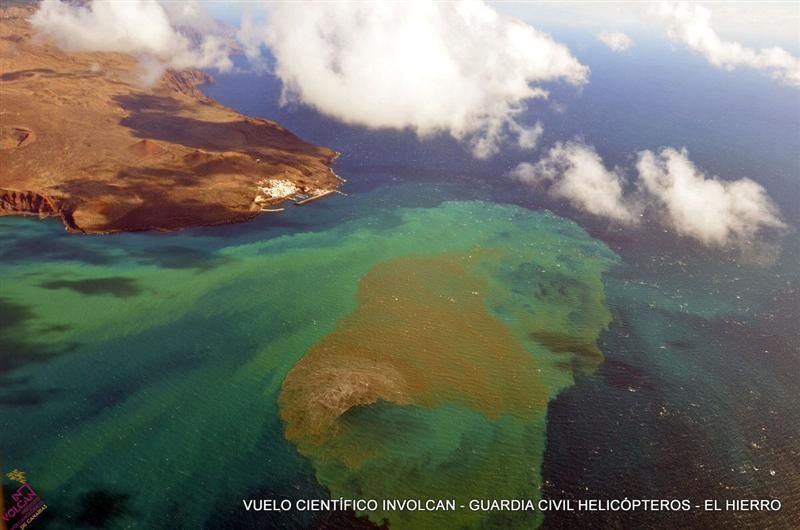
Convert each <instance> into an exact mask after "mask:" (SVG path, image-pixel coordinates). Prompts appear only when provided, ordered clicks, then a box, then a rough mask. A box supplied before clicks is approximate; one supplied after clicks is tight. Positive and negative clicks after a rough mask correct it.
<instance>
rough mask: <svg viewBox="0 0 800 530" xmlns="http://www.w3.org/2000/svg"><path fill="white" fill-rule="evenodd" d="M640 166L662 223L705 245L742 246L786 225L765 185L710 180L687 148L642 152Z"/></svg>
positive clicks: (640, 177) (638, 165)
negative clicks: (763, 232) (762, 232)
mask: <svg viewBox="0 0 800 530" xmlns="http://www.w3.org/2000/svg"><path fill="white" fill-rule="evenodd" d="M636 168H637V170H638V172H639V179H640V186H641V188H642V189H643V190H644V191H645V192H647V193H648V194H649V195H650V196H652V197H653V198H654V199H655V202H656V204H655V207H656V209H657V210H658V211H659V212H660V215H661V216H662V219H663V220H664V221H665V222H666V223H667V224H668V225H670V226H671V227H673V228H674V229H675V231H676V232H677V233H679V234H681V235H684V236H688V237H692V238H694V239H697V240H698V241H700V242H702V243H704V244H705V245H709V246H719V247H724V246H729V245H735V246H741V245H744V244H746V243H747V242H748V241H751V240H752V239H753V238H754V237H755V236H756V235H757V233H758V232H759V231H761V230H762V229H765V228H776V229H783V228H785V227H786V225H785V224H784V223H783V221H782V220H781V217H780V212H779V210H778V207H777V206H776V205H775V203H773V202H772V200H771V199H770V197H769V196H768V195H767V192H766V190H765V189H764V188H763V187H762V186H761V185H760V184H758V183H756V182H754V181H752V180H750V179H748V178H741V179H738V180H734V181H724V180H721V179H719V178H717V177H714V176H712V177H708V176H706V175H705V174H704V173H703V172H702V171H700V170H699V169H698V168H697V167H696V166H695V165H694V163H692V161H691V160H689V155H688V153H687V152H686V150H685V149H683V150H681V151H677V150H675V149H672V148H666V149H663V150H662V151H661V152H660V153H658V154H655V153H653V152H652V151H642V152H641V153H639V159H638V161H637V163H636Z"/></svg>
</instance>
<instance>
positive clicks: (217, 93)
mask: <svg viewBox="0 0 800 530" xmlns="http://www.w3.org/2000/svg"><path fill="white" fill-rule="evenodd" d="M561 38H563V39H566V40H567V41H568V44H569V45H570V48H571V49H573V50H574V52H575V54H576V56H577V57H578V58H579V59H580V60H581V61H582V62H583V63H585V64H587V65H589V66H590V68H591V69H592V77H591V83H590V84H588V85H587V86H586V87H584V88H582V89H579V90H578V89H574V88H570V87H565V86H555V87H552V93H551V97H550V98H549V99H548V100H547V101H537V102H534V103H532V104H531V105H530V109H529V110H528V111H527V114H526V115H525V116H524V117H523V121H524V120H528V121H529V122H531V123H532V122H533V121H535V120H536V119H541V120H542V122H543V124H544V127H545V134H544V136H543V138H542V140H541V142H540V145H541V146H543V147H547V146H548V145H550V144H552V143H553V142H556V141H566V140H570V139H573V138H576V137H577V138H580V139H582V141H585V142H587V143H590V144H592V145H595V146H596V147H597V149H598V152H599V153H601V154H602V156H603V158H604V159H605V160H606V161H607V163H608V164H616V165H619V166H620V167H623V168H627V169H630V167H631V165H632V162H633V158H634V156H635V154H636V152H637V151H639V150H643V149H657V148H660V147H663V146H673V147H677V148H680V147H686V148H687V149H688V150H689V153H690V155H691V157H692V160H694V161H695V162H696V163H697V164H698V166H699V167H702V168H704V169H705V170H707V171H708V172H710V173H712V174H716V175H720V176H723V177H726V178H738V177H742V176H748V177H751V178H753V179H754V180H756V181H758V182H759V183H761V184H762V185H763V186H764V187H765V188H766V189H767V191H768V192H769V194H770V195H771V196H772V197H773V198H774V199H775V200H776V202H777V203H778V205H779V207H780V208H781V210H782V212H783V215H784V218H785V220H786V221H787V222H788V223H789V224H790V225H792V226H793V227H795V229H794V230H793V231H791V232H789V233H788V234H786V235H785V236H784V237H783V238H782V239H781V240H779V241H777V242H774V244H773V245H771V246H770V247H769V248H768V249H767V250H769V254H768V255H767V254H765V253H764V252H765V250H764V249H762V248H761V247H758V248H757V249H756V250H754V251H753V252H751V253H749V254H744V255H743V254H742V253H741V252H738V251H724V252H723V251H719V250H713V249H706V248H703V247H701V246H699V245H698V244H697V243H694V242H692V241H688V240H685V239H682V238H680V237H678V236H677V235H675V234H673V233H669V232H665V231H664V229H663V228H662V227H661V226H660V225H655V224H653V225H649V224H646V225H645V226H642V227H639V228H635V229H620V228H610V227H609V226H608V224H607V223H605V222H601V221H598V220H596V219H593V218H591V217H590V216H587V215H585V214H580V213H578V212H576V211H574V210H572V209H570V208H569V207H568V206H566V205H564V204H561V203H559V202H557V201H554V200H553V199H551V198H548V197H546V196H544V195H543V194H541V193H536V192H535V191H534V190H531V189H529V188H526V187H525V186H524V185H522V184H520V183H518V182H514V181H512V180H511V179H509V178H508V177H507V176H505V175H506V173H507V172H508V171H509V170H510V169H511V168H513V167H515V166H516V165H517V164H518V163H519V162H521V161H535V160H536V159H537V158H538V156H540V155H541V153H542V150H541V148H539V149H538V150H537V151H534V152H530V151H524V150H521V149H517V148H507V149H506V150H504V151H503V152H502V153H500V155H498V156H497V157H495V158H493V159H490V160H488V161H476V160H475V159H473V158H472V157H471V156H470V154H469V152H468V149H467V148H466V147H465V146H464V145H463V144H461V143H459V142H457V141H455V140H453V139H451V138H448V137H444V136H438V137H434V138H429V139H424V140H420V139H418V138H416V137H415V136H414V135H413V133H411V132H407V131H406V132H397V131H372V130H368V129H366V128H362V127H353V126H347V125H344V124H341V123H337V122H335V121H333V120H331V119H328V118H326V117H324V116H321V115H319V114H318V113H317V112H315V111H314V110H313V109H309V108H307V107H304V106H302V105H298V104H296V103H295V104H288V105H283V106H282V105H280V103H279V99H280V98H279V96H280V83H279V81H278V80H277V79H276V78H275V77H273V76H272V75H271V74H269V72H268V69H267V71H258V72H256V71H254V70H253V69H252V68H251V66H250V65H248V64H246V63H244V62H243V61H239V62H238V66H239V69H238V70H237V71H235V72H232V73H229V74H215V77H216V83H215V84H214V85H210V86H207V87H205V88H204V91H205V92H206V93H207V94H208V95H210V96H211V97H213V98H215V99H217V100H218V101H220V102H222V103H223V104H225V105H228V106H230V107H233V108H235V109H236V110H238V111H240V112H243V113H246V114H251V115H255V116H261V117H265V118H269V119H274V120H275V121H278V122H279V123H281V124H282V125H284V126H286V127H287V128H288V129H289V130H291V131H293V132H295V133H296V134H298V135H299V136H301V137H302V138H304V139H306V140H308V141H312V142H315V143H319V144H321V145H326V146H328V147H331V148H334V149H336V150H337V151H340V152H341V153H342V155H341V157H340V158H339V159H338V160H337V163H336V167H335V169H336V172H337V173H338V174H340V175H341V176H343V177H344V178H346V179H347V181H348V182H347V184H346V185H345V186H344V187H343V191H344V192H346V193H348V196H347V197H342V196H333V197H329V198H326V199H324V200H321V201H317V202H315V203H313V204H312V205H310V206H307V207H302V208H295V207H291V208H287V211H286V212H284V213H280V214H264V215H262V216H260V217H258V218H257V219H255V220H253V221H251V222H248V223H244V224H236V225H227V226H220V227H210V228H208V227H207V228H196V229H191V230H185V231H181V232H175V233H137V234H112V235H104V236H81V235H73V234H67V233H66V232H65V231H64V230H63V228H62V226H61V225H60V224H59V223H58V222H56V221H54V220H48V221H43V222H40V221H37V220H34V219H24V218H3V219H0V255H1V256H2V259H1V260H0V286H1V287H0V313H2V320H1V321H0V338H2V341H0V347H1V348H2V353H1V354H0V432H2V437H0V462H2V465H3V469H7V468H8V469H10V468H18V469H21V470H24V471H25V472H26V474H27V477H28V481H29V483H30V484H31V485H32V486H33V487H35V489H36V491H37V493H38V494H39V495H40V496H41V497H42V499H43V500H44V501H45V502H46V503H47V505H48V509H47V510H46V512H45V513H44V514H43V515H42V516H41V517H40V519H38V520H37V521H36V524H39V525H41V526H42V527H43V528H85V527H105V528H128V527H141V528H189V527H194V528H198V527H204V528H257V527H258V528H263V527H269V528H301V527H316V528H338V527H351V528H361V527H370V526H380V525H382V524H387V525H388V526H389V527H392V528H442V527H465V528H487V527H502V528H509V527H526V528H530V527H535V526H541V527H542V528H575V527H579V528H609V527H632V526H638V527H647V528H673V527H675V526H679V527H682V528H730V527H736V528H776V529H784V528H785V529H792V528H795V527H796V524H797V523H796V522H797V521H798V520H800V377H798V373H800V335H799V334H798V327H797V322H798V321H800V307H798V306H799V305H800V297H798V282H799V281H800V268H798V266H797V263H798V261H799V260H800V237H799V236H798V233H797V230H796V227H797V226H798V225H800V206H799V205H800V201H798V200H797V199H798V197H800V178H798V173H799V172H800V164H799V162H800V161H798V158H797V153H800V131H799V130H798V128H797V116H798V114H800V99H799V98H798V96H797V95H796V91H794V92H793V91H792V89H790V88H787V87H782V86H780V85H778V84H777V83H774V82H773V81H772V80H770V79H768V78H766V77H762V76H759V75H757V74H750V73H747V72H739V71H737V72H734V73H731V72H726V71H722V70H716V69H713V68H712V67H710V66H709V65H708V64H706V63H705V62H704V61H703V60H702V59H701V58H699V57H695V56H692V55H690V54H688V53H686V52H676V51H675V50H673V49H671V48H670V47H669V46H667V45H665V44H663V43H661V42H648V41H646V40H645V41H643V42H641V44H640V45H638V43H637V47H636V48H634V50H632V52H631V54H629V55H627V56H615V55H612V54H611V53H610V52H608V51H606V50H603V49H600V48H599V47H598V46H596V45H594V44H593V43H591V42H590V41H589V40H588V39H587V38H585V37H582V36H580V35H569V34H568V35H563V36H561ZM676 55H678V56H677V57H676ZM645 63H646V64H648V65H652V64H658V65H659V66H660V68H658V69H653V68H644V64H645ZM268 65H269V60H268V59H267V66H268ZM731 109H735V112H732V111H731ZM328 498H331V499H335V498H364V499H368V498H374V499H379V500H380V499H386V498H390V499H428V498H437V499H454V500H455V502H456V503H457V504H459V505H460V504H468V503H469V501H470V500H472V499H495V498H506V499H512V498H513V499H533V500H539V499H545V500H548V499H550V500H553V501H556V500H571V501H572V502H578V501H580V500H586V499H597V500H609V499H623V498H628V499H679V500H683V499H686V500H688V501H690V503H691V505H692V506H693V507H694V506H701V507H702V506H703V504H704V502H705V501H706V500H718V501H719V502H720V503H722V504H724V502H725V500H728V499H752V498H754V499H778V500H780V501H781V510H780V511H778V512H757V511H719V512H716V511H705V510H703V509H696V508H693V509H691V510H688V511H685V512H683V511H682V512H680V513H675V512H670V511H642V510H637V511H634V512H630V511H608V510H597V511H577V510H572V511H571V510H560V511H549V512H548V511H545V512H542V511H538V510H537V511H518V512H500V511H495V512H485V511H482V510H474V511H473V510H469V509H459V510H456V511H452V512H448V511H403V512H398V511H390V510H383V509H381V508H379V509H377V510H372V511H368V512H366V511H361V512H354V511H336V512H313V511H300V510H296V509H295V510H286V511H271V512H264V511H247V510H245V509H244V507H243V500H247V499H274V500H276V501H277V502H278V503H279V502H280V501H282V500H288V501H290V502H296V501H297V500H298V499H328Z"/></svg>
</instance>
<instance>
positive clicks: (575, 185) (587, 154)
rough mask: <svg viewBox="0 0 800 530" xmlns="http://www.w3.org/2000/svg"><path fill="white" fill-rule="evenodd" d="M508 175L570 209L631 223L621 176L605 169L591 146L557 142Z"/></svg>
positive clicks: (634, 217) (631, 212)
mask: <svg viewBox="0 0 800 530" xmlns="http://www.w3.org/2000/svg"><path fill="white" fill-rule="evenodd" d="M511 176H512V177H514V178H517V179H519V180H521V181H523V182H526V183H528V184H531V185H533V186H544V187H547V188H548V193H549V194H550V195H551V196H553V197H561V198H564V199H566V200H567V201H569V203H570V204H572V205H573V206H574V207H576V208H578V209H581V210H584V211H587V212H589V213H590V214H593V215H596V216H599V217H605V218H608V219H612V220H614V221H617V222H620V223H634V222H636V220H637V213H638V212H637V211H636V208H635V207H634V206H633V205H632V203H631V202H630V201H626V200H625V197H624V193H623V183H624V177H623V175H622V172H621V171H619V170H618V169H616V168H614V169H611V170H609V169H606V167H605V166H604V165H603V161H602V159H601V158H600V155H598V154H597V152H596V151H595V150H594V148H592V147H591V146H588V145H584V144H580V143H575V142H569V143H566V144H562V143H557V144H555V146H553V147H552V148H551V149H550V151H548V153H547V155H546V156H545V157H544V158H542V159H540V160H539V161H538V162H537V163H535V164H528V163H522V164H520V165H519V166H517V167H516V168H515V169H514V170H513V171H512V172H511Z"/></svg>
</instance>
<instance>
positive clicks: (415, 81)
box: [242, 0, 588, 158]
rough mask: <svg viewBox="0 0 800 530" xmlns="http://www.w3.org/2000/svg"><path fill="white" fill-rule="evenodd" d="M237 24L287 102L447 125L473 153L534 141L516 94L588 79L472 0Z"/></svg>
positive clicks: (297, 9)
mask: <svg viewBox="0 0 800 530" xmlns="http://www.w3.org/2000/svg"><path fill="white" fill-rule="evenodd" d="M243 29H244V30H245V31H244V32H243V33H244V34H243V35H242V36H243V37H246V38H243V39H242V40H244V41H246V42H247V43H248V44H249V45H250V46H251V52H252V51H253V49H252V46H254V45H255V44H257V43H264V44H266V45H268V46H269V47H270V48H271V51H272V53H273V54H274V56H275V58H276V59H277V66H276V70H275V71H276V73H277V75H278V76H279V77H280V78H281V79H282V81H283V83H284V95H285V97H286V98H289V99H291V98H294V99H297V100H299V101H301V102H303V103H305V104H308V105H311V106H313V107H315V108H316V109H318V110H319V111H321V112H323V113H325V114H327V115H329V116H332V117H334V118H337V119H340V120H342V121H345V122H347V123H351V124H359V125H365V126H367V127H373V128H396V129H404V128H408V129H411V130H413V131H415V132H416V133H417V134H418V135H420V136H427V135H432V134H437V133H442V132H446V133H449V134H450V135H452V136H453V137H455V138H458V139H464V140H467V141H468V142H469V143H470V145H471V146H472V150H473V154H474V155H475V156H477V157H479V158H487V157H489V156H491V155H493V154H495V153H496V152H497V151H498V149H499V144H500V143H501V142H502V141H503V140H505V139H507V138H509V137H512V138H514V139H515V141H516V142H517V143H518V144H519V145H521V146H522V147H530V146H532V145H534V144H535V141H536V139H538V136H539V135H540V134H541V125H540V124H539V125H537V126H535V127H533V128H532V129H525V128H523V127H521V126H520V125H519V124H518V123H517V121H516V116H517V115H518V114H519V112H521V110H522V109H523V102H524V101H525V100H526V99H529V98H543V97H547V92H546V91H545V90H544V89H542V88H541V87H540V86H539V85H540V84H541V83H545V82H548V81H556V80H564V81H567V82H569V83H572V84H575V85H579V84H582V83H585V82H586V81H587V76H588V68H587V67H585V66H584V65H582V64H581V63H580V62H578V60H577V59H575V57H573V56H572V54H571V53H570V52H569V50H568V49H567V48H566V47H565V46H563V45H561V44H559V43H557V42H555V41H554V40H553V39H552V38H551V37H550V36H549V35H547V34H545V33H542V32H540V31H537V30H536V29H534V28H532V27H530V26H528V25H526V24H524V23H522V22H520V21H518V20H516V19H513V18H510V17H506V16H501V15H498V14H497V13H496V12H495V11H494V10H492V9H491V8H489V7H488V6H486V5H484V4H483V3H482V2H480V1H478V0H461V1H459V2H409V3H401V2H341V3H333V2H318V3H311V4H295V3H291V2H284V3H278V4H275V5H272V6H271V12H270V15H269V18H268V20H267V22H266V24H265V25H263V26H261V27H255V26H254V24H253V23H252V22H247V23H245V24H243Z"/></svg>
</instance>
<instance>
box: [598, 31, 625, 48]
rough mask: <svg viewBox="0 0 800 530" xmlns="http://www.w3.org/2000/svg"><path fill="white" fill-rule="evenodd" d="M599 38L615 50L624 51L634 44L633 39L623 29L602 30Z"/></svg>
mask: <svg viewBox="0 0 800 530" xmlns="http://www.w3.org/2000/svg"><path fill="white" fill-rule="evenodd" d="M597 38H598V39H599V40H600V42H602V43H603V44H605V45H606V46H608V47H609V48H610V49H611V51H615V52H624V51H625V50H627V49H630V48H631V47H632V46H633V39H631V38H630V37H628V36H627V35H625V34H624V33H622V32H621V31H601V32H600V33H598V34H597Z"/></svg>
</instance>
